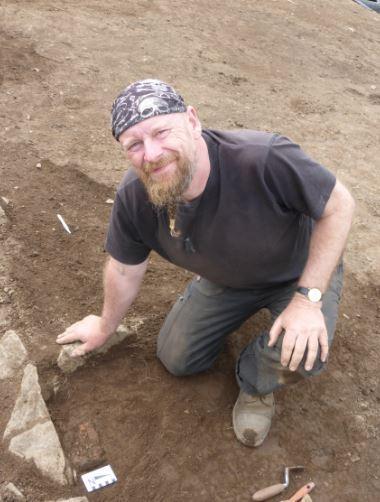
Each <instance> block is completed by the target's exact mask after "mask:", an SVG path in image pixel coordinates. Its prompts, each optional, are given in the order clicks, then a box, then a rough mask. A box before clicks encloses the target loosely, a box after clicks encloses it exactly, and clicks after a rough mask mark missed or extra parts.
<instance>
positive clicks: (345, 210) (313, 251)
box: [299, 182, 355, 291]
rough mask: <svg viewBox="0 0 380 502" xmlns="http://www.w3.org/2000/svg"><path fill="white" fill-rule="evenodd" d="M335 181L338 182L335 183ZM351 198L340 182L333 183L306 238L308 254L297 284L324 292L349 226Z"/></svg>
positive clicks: (352, 209) (350, 221)
mask: <svg viewBox="0 0 380 502" xmlns="http://www.w3.org/2000/svg"><path fill="white" fill-rule="evenodd" d="M337 183H339V182H337ZM354 207H355V204H354V200H353V198H352V197H351V195H350V194H349V192H348V191H347V190H346V189H345V188H344V186H343V185H342V184H340V183H339V185H337V186H336V188H335V189H334V192H333V194H332V197H330V200H329V202H328V203H327V205H326V209H325V211H324V214H323V215H322V218H321V219H320V220H319V221H317V222H316V224H315V227H314V230H313V234H312V237H311V240H310V249H309V257H308V260H307V263H306V266H305V268H304V271H303V273H302V275H301V277H300V280H299V285H300V286H304V287H309V288H310V287H316V288H318V289H320V290H321V291H326V289H327V287H328V284H329V280H330V277H331V274H332V272H333V271H334V269H335V267H336V265H337V263H338V261H339V259H340V257H341V256H342V254H343V250H344V247H345V245H346V242H347V237H348V233H349V230H350V227H351V223H352V218H353V213H354Z"/></svg>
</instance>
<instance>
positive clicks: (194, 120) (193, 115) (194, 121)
mask: <svg viewBox="0 0 380 502" xmlns="http://www.w3.org/2000/svg"><path fill="white" fill-rule="evenodd" d="M186 114H187V118H188V121H189V124H190V127H191V129H192V131H193V133H194V137H195V138H196V139H198V138H200V137H201V134H202V125H201V122H200V120H199V118H198V114H197V111H196V110H195V108H194V107H193V106H188V107H187V110H186Z"/></svg>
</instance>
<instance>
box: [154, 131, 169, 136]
mask: <svg viewBox="0 0 380 502" xmlns="http://www.w3.org/2000/svg"><path fill="white" fill-rule="evenodd" d="M168 133H169V129H160V130H159V131H157V136H166V135H167V134H168Z"/></svg>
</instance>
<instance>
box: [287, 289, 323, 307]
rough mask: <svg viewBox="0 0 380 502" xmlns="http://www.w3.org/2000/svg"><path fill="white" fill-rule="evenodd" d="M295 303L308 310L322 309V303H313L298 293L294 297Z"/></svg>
mask: <svg viewBox="0 0 380 502" xmlns="http://www.w3.org/2000/svg"><path fill="white" fill-rule="evenodd" d="M293 302H294V303H297V304H298V305H302V306H304V307H308V308H317V309H321V307H322V301H319V302H311V301H310V300H309V299H308V298H307V297H306V296H304V295H302V294H301V293H298V292H297V291H296V292H295V294H294V296H293Z"/></svg>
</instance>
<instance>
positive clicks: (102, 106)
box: [0, 0, 380, 502]
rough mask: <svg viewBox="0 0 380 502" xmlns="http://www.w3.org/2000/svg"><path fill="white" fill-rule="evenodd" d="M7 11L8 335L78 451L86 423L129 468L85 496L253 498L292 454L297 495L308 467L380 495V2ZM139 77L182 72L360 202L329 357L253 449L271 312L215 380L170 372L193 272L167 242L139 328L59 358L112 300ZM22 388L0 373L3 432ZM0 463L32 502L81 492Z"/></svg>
mask: <svg viewBox="0 0 380 502" xmlns="http://www.w3.org/2000/svg"><path fill="white" fill-rule="evenodd" d="M0 19H1V25H0V42H1V43H0V47H1V74H0V84H1V98H0V99H1V110H0V114H1V127H0V137H1V151H2V153H1V158H0V162H1V172H0V196H3V197H6V198H7V199H9V200H10V202H9V204H8V205H7V206H6V207H4V209H5V211H6V214H7V218H8V223H7V225H6V226H5V227H4V226H3V227H1V228H2V230H1V242H0V244H1V248H0V249H1V252H0V258H1V259H0V280H1V288H0V299H1V303H0V330H1V331H0V334H2V333H4V332H5V331H6V329H9V328H12V329H16V330H17V331H18V333H19V334H20V336H21V338H22V339H23V342H24V343H25V345H26V347H27V349H28V351H29V356H30V359H31V360H32V361H34V362H35V363H36V364H37V366H38V370H39V374H40V380H41V382H42V384H43V386H45V387H46V389H45V394H46V398H48V397H49V394H50V398H49V399H47V404H48V407H49V410H50V413H51V415H52V419H53V421H54V423H55V426H56V428H57V430H58V433H59V435H60V438H61V442H62V445H63V447H64V450H65V452H66V454H67V456H68V457H69V458H70V459H71V461H73V462H75V461H76V460H75V452H76V450H77V447H78V441H80V439H79V440H78V437H79V438H80V437H81V436H80V430H82V429H83V428H82V429H81V426H82V425H83V424H86V423H90V424H91V427H92V428H93V429H95V431H96V432H97V434H98V436H99V442H100V443H101V448H102V449H103V455H104V459H105V461H106V462H107V463H110V464H111V465H112V466H113V468H114V470H115V472H116V475H117V476H118V479H119V481H118V483H116V484H115V485H114V486H112V487H109V488H107V489H104V490H101V491H99V492H97V493H94V494H91V495H89V500H94V501H148V500H154V501H165V502H166V501H179V500H181V501H193V500H198V501H231V502H232V501H249V500H250V499H251V498H250V497H251V494H252V493H253V492H254V491H255V490H256V489H258V488H260V487H263V486H266V485H268V484H272V483H278V482H280V481H281V480H282V468H283V466H284V465H294V464H303V465H304V466H306V470H305V471H304V472H303V473H300V474H297V475H294V476H292V478H291V488H292V492H293V491H295V489H296V488H297V487H299V486H301V485H302V484H305V483H306V482H307V481H309V480H313V481H314V482H315V483H316V484H317V488H316V490H315V491H314V493H313V494H312V495H313V500H315V501H323V502H332V501H334V502H335V501H339V502H357V501H361V502H364V501H366V502H367V501H368V502H375V501H377V500H379V491H380V474H379V473H380V458H379V455H380V454H379V452H380V428H379V416H380V415H379V412H380V387H379V378H378V353H379V338H378V335H379V334H380V329H379V317H380V314H379V310H378V295H379V246H378V241H379V216H380V207H379V199H378V195H379V190H378V179H379V178H378V176H379V175H378V157H379V155H378V154H379V150H378V149H379V122H378V119H379V112H380V106H379V105H380V84H379V82H380V79H379V59H378V49H379V45H378V44H379V28H380V24H379V22H380V16H378V15H377V14H376V13H374V12H371V11H368V10H365V9H363V8H362V7H360V6H359V5H357V4H355V3H354V2H352V1H350V0H344V1H343V0H342V1H340V2H331V1H327V0H320V1H319V2H304V1H301V0H281V1H280V0H277V1H276V0H268V1H259V0H249V1H248V0H235V1H232V0H224V1H220V0H216V1H214V2H205V1H203V0H194V1H193V2H186V1H183V0H176V1H169V0H164V1H161V0H160V1H158V0H152V1H148V0H146V1H137V0H130V1H127V2H125V1H118V0H108V1H107V2H104V1H99V0H81V1H80V2H78V1H76V2H74V1H63V2H60V3H57V2H52V1H51V0H44V1H43V0H34V1H33V2H30V1H26V0H14V1H12V0H8V1H4V0H3V1H2V2H1V10H0ZM143 77H159V78H162V79H164V80H168V81H170V82H172V83H173V84H175V86H176V87H177V88H178V90H179V91H180V92H181V93H182V94H183V95H184V97H185V99H186V100H187V102H188V103H191V104H193V105H195V106H196V107H197V108H198V110H199V113H200V116H201V118H202V119H203V124H204V126H209V127H215V128H239V127H249V128H255V129H261V130H274V131H279V132H281V133H283V134H286V135H287V136H289V137H291V138H292V139H293V140H295V141H297V142H299V143H301V144H302V146H303V147H304V148H305V149H306V150H307V151H308V152H309V153H310V154H311V155H312V156H314V157H315V158H317V159H318V160H320V161H321V162H322V163H324V164H325V165H327V166H328V167H329V168H330V169H331V170H332V171H334V172H335V173H336V174H337V175H338V176H339V178H340V179H341V180H342V181H343V182H344V183H346V184H347V186H348V187H349V188H350V189H351V191H352V193H353V195H354V196H355V198H356V200H357V204H358V209H357V215H356V220H355V224H354V228H353V232H352V235H351V238H350V241H349V244H348V249H347V253H346V281H345V290H344V297H343V300H342V307H341V317H340V321H339V325H338V329H337V334H336V342H335V345H334V349H333V351H332V355H331V359H330V365H329V369H328V371H327V372H326V373H325V374H324V375H322V376H321V377H318V378H316V379H314V380H310V381H307V382H303V383H301V384H299V385H297V386H295V387H289V388H287V389H285V390H283V391H281V392H279V393H278V394H277V403H278V406H277V414H276V417H275V419H274V423H273V427H272V430H271V433H270V436H269V439H268V440H267V441H266V443H265V444H264V445H263V446H262V447H261V448H259V449H257V450H250V449H247V448H245V447H243V446H242V445H240V444H239V443H238V442H237V441H236V440H235V439H234V435H233V431H232V428H231V410H232V406H233V403H234V400H235V398H236V395H237V388H236V384H235V381H234V375H233V366H234V358H235V355H236V353H237V351H238V350H239V348H240V347H242V346H243V345H244V343H245V342H247V341H248V340H249V339H250V337H251V336H253V335H255V334H257V333H258V332H259V331H260V329H261V328H262V327H263V326H268V324H269V320H268V317H267V315H266V314H265V313H260V314H259V316H258V318H255V319H252V320H250V321H249V322H248V323H246V324H245V325H244V326H243V328H242V329H241V330H240V331H239V332H238V333H236V334H234V335H233V336H232V337H231V339H230V340H229V342H228V344H227V346H226V350H225V352H224V353H223V354H222V356H221V357H220V359H219V360H218V362H217V364H216V366H215V368H213V369H212V370H211V371H209V372H208V373H207V374H204V375H199V376H195V377H192V378H185V379H178V378H174V377H172V376H170V375H169V374H168V373H167V372H166V371H165V370H164V369H163V367H162V366H161V365H160V364H159V362H158V361H157V360H156V358H155V339H156V336H157V332H158V330H159V327H160V325H161V323H162V321H163V319H164V317H165V314H166V313H167V311H168V309H169V308H170V305H171V304H172V302H173V301H174V300H175V298H176V297H177V295H178V294H179V293H180V292H181V291H182V289H183V287H184V285H185V284H186V282H187V281H188V280H189V279H190V274H188V273H187V272H185V271H181V270H178V269H176V268H175V267H173V266H171V265H169V264H167V263H165V262H163V261H162V260H161V259H160V258H158V257H157V256H152V261H151V266H150V268H149V271H148V273H147V276H146V280H145V282H144V286H143V289H142V292H141V294H140V296H139V299H138V301H137V303H136V304H135V306H134V307H133V309H132V311H131V313H130V316H129V318H130V317H132V318H133V319H134V320H135V321H136V322H138V323H140V327H139V329H138V333H137V335H136V336H130V337H129V338H128V339H127V340H126V341H125V342H124V343H123V344H122V345H121V346H119V347H114V348H113V349H112V350H111V351H110V352H109V353H108V354H106V355H105V356H102V357H100V356H99V357H96V358H95V359H93V360H92V361H91V363H90V364H89V365H87V366H86V367H83V368H81V369H80V370H78V371H77V372H76V373H74V374H73V375H71V376H69V377H67V376H66V377H64V376H63V375H62V374H61V373H60V372H59V371H58V368H57V367H56V365H55V360H56V357H57V354H58V352H59V347H57V346H56V344H55V337H56V335H57V334H58V333H60V332H61V331H63V330H64V328H65V327H66V326H68V325H69V324H70V323H72V322H74V321H76V320H78V319H79V318H81V317H82V316H84V315H86V314H88V313H91V312H92V313H96V312H98V311H99V309H100V306H101V299H102V293H101V270H102V263H103V261H104V258H105V256H104V253H103V248H102V246H103V240H104V235H105V231H106V225H107V220H108V216H109V212H110V206H109V205H107V204H106V203H105V201H106V200H107V199H108V198H112V197H113V193H114V189H115V186H116V184H117V182H118V181H119V180H120V179H121V177H122V174H123V170H124V169H125V164H124V161H123V158H122V155H121V152H120V151H119V149H118V147H117V145H116V144H115V142H114V141H113V139H112V137H111V134H110V132H109V109H110V105H111V103H112V100H113V98H114V97H115V95H116V94H117V92H118V91H119V90H120V89H121V88H123V87H124V85H125V84H126V83H128V82H130V81H133V80H135V79H137V78H143ZM3 205H4V204H3ZM57 213H60V214H62V215H63V216H64V218H65V220H66V221H67V222H68V223H69V224H70V226H71V228H72V229H73V234H72V235H71V236H69V235H68V234H66V233H64V231H63V229H62V227H61V226H60V224H59V222H58V220H57V218H56V214H57ZM4 288H5V289H4ZM57 379H58V381H59V384H60V387H59V391H58V393H57V394H55V395H54V394H51V393H49V384H50V382H52V381H56V382H57ZM18 387H19V380H17V381H16V380H15V381H13V382H5V383H2V386H1V389H0V399H1V406H2V410H3V411H2V413H1V416H0V432H1V434H2V433H3V431H4V429H5V426H6V424H7V421H8V420H9V417H10V414H11V411H12V407H13V404H14V400H15V396H16V394H17V391H18ZM81 424H82V425H81ZM78 431H79V432H78ZM78 434H79V436H78ZM82 439H83V437H82ZM79 446H80V445H79ZM1 458H2V460H1V467H0V481H4V480H7V481H12V482H14V483H15V484H16V485H17V486H18V487H19V488H21V489H22V490H23V491H24V493H25V495H26V496H27V500H29V501H33V502H35V501H36V502H38V501H46V500H49V499H54V498H55V499H56V498H59V497H67V498H68V497H69V496H79V495H81V494H84V487H83V486H82V485H81V483H78V484H77V485H76V486H74V487H67V488H62V487H57V486H55V485H54V484H53V483H49V482H48V481H46V479H42V478H41V476H40V475H39V473H38V472H37V471H36V469H35V468H34V467H33V466H32V465H29V464H26V463H24V462H21V461H19V460H18V459H17V458H15V457H13V456H11V455H10V454H9V453H8V452H7V450H6V447H5V446H4V445H3V447H2V451H1ZM282 498H283V497H282ZM280 499H281V496H279V497H277V499H275V500H277V501H278V500H280Z"/></svg>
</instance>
